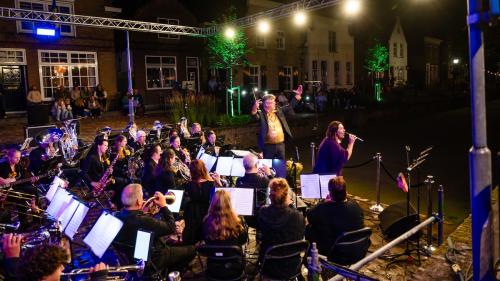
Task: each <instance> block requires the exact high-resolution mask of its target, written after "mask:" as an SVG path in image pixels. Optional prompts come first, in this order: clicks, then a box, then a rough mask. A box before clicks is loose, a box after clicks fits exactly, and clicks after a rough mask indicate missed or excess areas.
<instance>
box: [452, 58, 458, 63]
mask: <svg viewBox="0 0 500 281" xmlns="http://www.w3.org/2000/svg"><path fill="white" fill-rule="evenodd" d="M452 62H453V64H459V63H460V59H456V58H455V59H453V61H452Z"/></svg>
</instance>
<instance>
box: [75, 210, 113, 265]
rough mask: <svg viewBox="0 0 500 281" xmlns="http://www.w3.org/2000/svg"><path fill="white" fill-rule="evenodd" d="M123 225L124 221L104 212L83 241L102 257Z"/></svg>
mask: <svg viewBox="0 0 500 281" xmlns="http://www.w3.org/2000/svg"><path fill="white" fill-rule="evenodd" d="M122 227H123V222H122V221H121V220H119V219H118V218H115V217H114V216H113V215H111V214H108V213H106V212H103V213H102V214H101V216H100V217H99V219H98V220H97V222H96V223H95V225H94V226H93V227H92V229H91V230H90V232H89V234H87V236H85V238H84V239H83V242H84V243H85V244H86V245H87V246H89V248H90V249H91V250H92V252H93V253H94V254H95V255H96V256H98V257H99V258H102V255H104V252H106V250H107V249H108V247H109V245H111V242H113V240H114V239H115V237H116V235H117V234H118V232H120V229H122Z"/></svg>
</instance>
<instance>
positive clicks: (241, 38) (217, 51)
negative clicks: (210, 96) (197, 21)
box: [207, 8, 250, 116]
mask: <svg viewBox="0 0 500 281" xmlns="http://www.w3.org/2000/svg"><path fill="white" fill-rule="evenodd" d="M229 14H230V15H231V16H226V17H223V19H222V20H221V21H220V22H221V24H216V25H217V26H218V28H217V29H218V32H217V33H215V34H214V35H213V36H211V37H209V38H208V43H207V51H208V55H209V64H210V68H212V69H226V70H227V72H228V75H229V91H228V92H226V113H227V114H228V115H231V116H234V102H233V94H232V93H233V91H234V90H235V88H234V87H233V67H235V66H238V65H243V64H247V63H246V59H245V55H246V54H247V53H248V52H249V51H250V49H249V48H248V47H247V39H246V37H245V34H244V33H243V31H242V30H241V29H239V28H236V27H232V28H233V30H232V32H231V34H228V33H227V30H226V28H228V27H229V26H231V25H230V23H231V22H232V21H233V20H234V19H236V14H235V13H234V9H232V8H230V9H229ZM228 35H230V36H228ZM228 99H229V101H228ZM239 101H240V91H239V88H238V109H239V108H240V104H239ZM238 111H239V110H238Z"/></svg>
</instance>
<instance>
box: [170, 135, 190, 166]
mask: <svg viewBox="0 0 500 281" xmlns="http://www.w3.org/2000/svg"><path fill="white" fill-rule="evenodd" d="M169 142H170V147H171V148H172V149H173V150H174V152H175V156H176V157H177V158H178V159H179V160H180V161H182V162H183V163H184V164H189V162H191V156H189V152H188V151H187V149H185V148H182V147H181V139H180V138H179V137H177V136H172V137H170V140H169Z"/></svg>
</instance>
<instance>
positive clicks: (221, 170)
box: [215, 156, 233, 176]
mask: <svg viewBox="0 0 500 281" xmlns="http://www.w3.org/2000/svg"><path fill="white" fill-rule="evenodd" d="M232 165H233V157H223V156H221V157H219V158H218V161H217V168H216V169H215V171H216V172H217V173H218V174H219V175H221V176H230V175H231V166H232Z"/></svg>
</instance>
